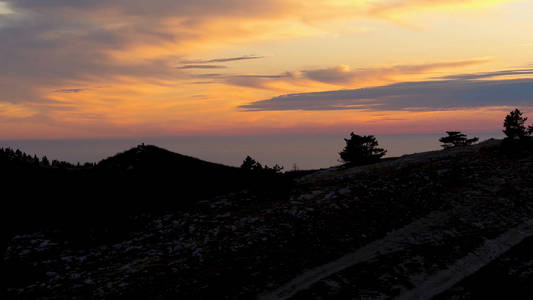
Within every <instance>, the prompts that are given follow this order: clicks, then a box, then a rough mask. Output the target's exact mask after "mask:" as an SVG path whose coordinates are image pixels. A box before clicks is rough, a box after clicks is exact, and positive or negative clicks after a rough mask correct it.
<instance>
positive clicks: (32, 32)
mask: <svg viewBox="0 0 533 300" xmlns="http://www.w3.org/2000/svg"><path fill="white" fill-rule="evenodd" d="M532 33H533V1H530V0H514V1H513V0H509V1H504V0H470V1H469V0H359V1H357V0H353V1H347V0H328V1H318V0H306V1H293V0H286V1H284V0H228V1H222V0H194V1H192V0H191V1H183V0H152V1H146V0H76V1H70V0H7V1H6V0H0V139H56V138H118V137H137V136H155V137H156V136H203V135H220V136H225V135H276V134H339V133H346V132H350V131H358V132H363V133H372V134H396V133H399V134H400V133H401V134H405V133H430V132H442V131H444V130H447V129H448V130H451V129H458V130H464V131H469V132H495V131H498V130H500V127H501V123H502V120H503V118H504V117H505V115H506V114H507V113H508V112H509V111H510V110H511V109H512V108H514V107H519V108H520V109H522V111H524V112H525V113H526V114H527V113H533V34H532ZM531 117H533V116H531Z"/></svg>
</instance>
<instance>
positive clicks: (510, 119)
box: [503, 108, 533, 140]
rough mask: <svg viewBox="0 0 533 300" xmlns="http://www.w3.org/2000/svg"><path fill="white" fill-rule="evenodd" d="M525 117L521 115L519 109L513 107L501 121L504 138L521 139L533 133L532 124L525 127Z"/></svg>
mask: <svg viewBox="0 0 533 300" xmlns="http://www.w3.org/2000/svg"><path fill="white" fill-rule="evenodd" d="M526 121H527V118H526V117H523V116H522V112H521V111H520V110H518V108H517V109H515V110H513V111H511V112H510V113H509V114H508V115H507V116H506V117H505V120H504V121H503V127H504V130H503V133H505V135H506V138H505V139H506V140H523V139H525V138H527V137H529V136H530V135H531V134H533V125H531V126H529V129H526V125H525V123H526Z"/></svg>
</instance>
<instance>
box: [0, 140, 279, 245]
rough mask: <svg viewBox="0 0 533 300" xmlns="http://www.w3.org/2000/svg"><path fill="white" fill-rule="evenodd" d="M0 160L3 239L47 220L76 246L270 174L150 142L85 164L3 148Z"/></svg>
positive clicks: (265, 180) (118, 234) (261, 181)
mask: <svg viewBox="0 0 533 300" xmlns="http://www.w3.org/2000/svg"><path fill="white" fill-rule="evenodd" d="M0 167H1V168H2V173H1V174H0V181H1V182H2V183H3V184H4V187H5V188H4V193H5V195H9V196H7V197H8V198H7V199H8V200H7V201H5V202H4V209H3V210H2V220H3V222H4V228H6V230H4V232H3V238H2V246H3V247H4V246H5V241H6V239H9V238H10V237H11V236H12V235H13V234H23V233H26V232H32V231H34V230H40V229H46V228H49V229H50V230H53V229H54V228H55V229H57V228H59V229H60V232H61V234H62V235H64V236H66V237H65V238H67V237H68V238H74V239H77V240H78V241H77V243H81V245H80V246H83V245H84V244H86V243H89V244H91V243H94V242H98V240H106V241H108V240H110V239H116V238H122V237H123V235H124V234H126V233H128V232H130V231H131V230H132V228H136V227H138V226H142V225H143V223H142V222H141V221H136V220H134V218H138V216H139V215H142V214H145V213H148V214H155V215H157V214H161V213H164V212H169V211H174V210H181V209H186V208H187V207H189V206H190V205H193V204H194V203H195V202H197V201H200V200H202V199H206V198H210V197H214V196H217V195H223V194H227V193H229V192H234V191H239V190H242V189H245V188H258V189H263V186H266V185H268V184H269V183H271V182H272V179H271V178H270V177H269V176H266V177H265V176H259V174H250V172H247V171H245V170H242V169H240V168H235V167H230V166H224V165H221V164H216V163H210V162H206V161H203V160H200V159H197V158H193V157H189V156H184V155H181V154H178V153H173V152H170V151H167V150H165V149H161V148H158V147H155V146H149V145H139V146H137V147H134V148H132V149H130V150H127V151H125V152H123V153H119V154H117V155H114V156H112V157H109V158H107V159H104V160H102V161H100V162H99V163H97V164H92V163H87V164H84V165H72V164H69V163H66V162H59V161H52V162H48V160H46V159H44V158H43V159H40V158H37V157H35V156H30V155H27V154H25V153H22V152H20V151H18V150H17V151H13V150H9V149H5V150H2V151H1V153H0ZM273 190H275V189H273ZM89 236H90V238H88V237H89Z"/></svg>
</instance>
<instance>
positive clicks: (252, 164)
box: [241, 155, 263, 171]
mask: <svg viewBox="0 0 533 300" xmlns="http://www.w3.org/2000/svg"><path fill="white" fill-rule="evenodd" d="M241 169H244V170H247V171H257V170H262V169H263V166H262V165H261V164H260V163H259V162H258V161H256V160H255V159H253V158H251V157H250V156H249V155H248V156H246V158H245V159H244V161H243V162H242V164H241Z"/></svg>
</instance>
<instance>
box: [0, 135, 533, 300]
mask: <svg viewBox="0 0 533 300" xmlns="http://www.w3.org/2000/svg"><path fill="white" fill-rule="evenodd" d="M146 147H147V146H144V147H143V146H141V147H138V148H136V149H132V150H130V151H133V152H129V153H127V154H126V155H122V156H117V157H115V158H113V159H110V160H107V161H105V162H103V163H100V164H98V165H97V166H93V167H87V169H85V170H84V169H83V168H71V170H63V169H57V170H49V169H46V170H45V171H42V170H41V169H40V168H38V169H39V171H38V172H42V173H45V174H48V175H47V176H52V177H50V178H54V180H57V178H62V180H64V181H57V182H55V185H53V186H48V185H47V186H39V185H38V184H37V186H34V187H33V188H27V190H26V191H25V190H24V189H21V190H20V191H19V192H20V194H19V195H18V196H17V194H15V195H14V196H10V197H11V198H10V199H11V201H19V200H20V201H24V203H27V204H28V205H27V206H24V205H18V206H16V207H13V208H11V211H13V214H12V215H11V216H9V217H8V216H6V218H5V220H8V221H9V222H8V223H9V224H10V225H9V224H8V225H9V226H8V227H7V228H9V230H8V232H7V233H6V234H5V237H4V239H3V243H4V245H5V246H4V249H5V253H4V260H3V264H4V265H3V269H4V270H5V272H4V273H5V274H7V275H8V277H7V280H6V281H5V283H6V294H7V297H8V298H21V299H25V298H26V299H35V298H41V299H44V298H46V299H70V298H77V299H100V298H128V299H130V298H165V299H166V298H172V299H198V298H201V299H224V298H231V299H235V298H244V299H255V298H258V297H259V298H264V299H288V298H291V299H327V298H332V299H358V298H403V299H417V298H424V299H425V298H432V297H436V298H437V299H449V298H457V297H458V298H487V297H488V296H500V297H503V296H513V295H514V296H518V295H524V294H525V295H529V296H530V297H531V296H533V290H532V286H533V151H531V149H521V151H514V152H513V151H510V150H509V149H506V148H504V147H502V146H501V143H500V141H495V140H491V141H487V142H484V143H481V144H479V145H475V146H471V147H465V148H460V149H451V150H446V151H434V152H427V153H420V154H414V155H408V156H403V157H401V158H398V159H395V160H388V161H384V162H381V163H377V164H374V165H369V166H363V167H353V168H346V167H337V168H330V169H326V170H320V171H316V172H313V173H311V174H296V173H293V174H283V175H279V174H277V175H276V174H257V173H250V172H245V171H243V170H241V169H237V168H230V167H224V166H220V165H214V164H209V163H205V162H201V163H200V162H199V161H192V160H191V159H192V158H186V159H185V158H183V157H181V156H175V154H171V153H167V152H161V153H165V154H164V155H168V157H167V158H165V159H159V158H158V159H156V160H155V161H154V158H153V157H154V156H153V155H146V154H144V153H146V151H147V148H146ZM148 150H149V151H155V152H156V153H159V154H158V155H155V157H161V156H160V155H161V153H160V152H159V151H164V150H159V149H157V148H155V147H154V148H148ZM169 158H172V159H171V160H174V162H173V163H166V160H167V159H169ZM178 158H180V159H184V160H179V159H178ZM147 160H148V161H149V162H147ZM183 161H187V162H188V163H190V164H189V165H187V167H184V165H182V163H183ZM154 164H155V165H158V166H159V167H158V168H163V169H153V167H152V166H153V165H154ZM197 164H200V165H202V166H204V167H205V169H202V170H201V171H198V170H197V167H196V166H197ZM16 169H17V168H16ZM18 169H20V168H18ZM32 170H33V171H31V172H32V173H31V174H34V173H35V172H37V171H36V170H35V169H32ZM161 170H165V171H164V172H163V171H161ZM193 170H195V171H193ZM51 171H54V172H56V173H60V174H54V175H49V173H50V172H51ZM61 172H63V173H61ZM72 172H77V173H76V175H72V174H73V173H72ZM189 172H190V173H189ZM161 174H163V175H164V176H163V175H161ZM21 176H22V175H21ZM32 176H35V178H33V179H31V180H38V179H39V178H41V177H40V176H41V174H38V175H32ZM54 176H59V177H54ZM61 176H63V177H61ZM173 176H174V177H173ZM21 178H22V177H21ZM84 178H85V179H87V180H88V182H90V183H91V184H92V185H94V186H93V188H91V187H88V186H87V185H86V182H84V181H83V180H82V179H84ZM26 180H27V181H28V182H33V181H31V180H30V179H26ZM65 183H68V189H67V190H68V192H61V191H62V189H65ZM47 184H50V180H48V181H47ZM14 186H17V188H18V185H13V186H12V187H14ZM101 186H105V187H106V188H109V189H110V192H106V189H103V188H101ZM12 187H11V188H12ZM84 189H85V190H84ZM54 191H57V194H58V195H59V199H60V201H59V202H48V201H53V199H54V197H53V196H54ZM94 191H97V193H96V192H94ZM20 195H22V196H20ZM27 197H30V198H27ZM31 197H35V198H31ZM50 199H52V200H50ZM36 201H38V202H39V203H40V205H39V207H41V208H42V210H40V211H39V210H35V209H33V206H31V205H29V204H33V203H35V202H36ZM4 202H6V200H4ZM49 203H52V204H53V205H48V204H49ZM80 207H81V208H83V209H80ZM6 215H9V213H8V214H6ZM14 216H16V217H14ZM73 216H74V217H73ZM37 220H38V221H37ZM80 220H81V221H80ZM117 220H120V221H117ZM526 298H527V297H526Z"/></svg>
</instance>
